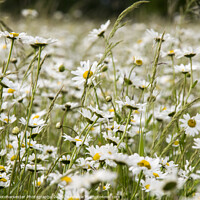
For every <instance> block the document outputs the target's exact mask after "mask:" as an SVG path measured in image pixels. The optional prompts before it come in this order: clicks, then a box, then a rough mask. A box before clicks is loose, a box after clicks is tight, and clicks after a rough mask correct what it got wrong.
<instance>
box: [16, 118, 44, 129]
mask: <svg viewBox="0 0 200 200" xmlns="http://www.w3.org/2000/svg"><path fill="white" fill-rule="evenodd" d="M19 121H20V123H22V124H23V125H26V124H27V120H26V119H25V118H23V117H21V118H20V119H19ZM44 125H45V121H44V120H43V119H39V118H34V119H33V118H30V120H29V124H28V126H29V127H30V128H36V127H38V126H44Z"/></svg>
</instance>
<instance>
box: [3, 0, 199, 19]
mask: <svg viewBox="0 0 200 200" xmlns="http://www.w3.org/2000/svg"><path fill="white" fill-rule="evenodd" d="M149 1H150V3H148V4H146V5H143V6H140V9H137V10H136V11H134V16H135V17H137V18H142V17H145V18H146V17H148V16H154V15H159V16H160V17H163V18H167V19H169V20H173V19H174V18H175V17H176V16H177V15H179V14H186V13H187V15H188V14H193V16H196V17H199V12H200V6H199V5H200V0H149ZM134 2H136V1H135V0H15V1H13V0H0V13H6V14H10V15H12V16H20V15H21V12H22V10H23V9H27V8H28V9H35V10H36V11H37V12H38V16H48V17H51V16H55V17H58V18H59V17H62V16H71V17H74V18H92V19H100V20H105V19H108V18H112V17H116V16H118V15H119V13H120V12H122V11H123V10H124V9H125V8H127V7H128V6H130V5H131V4H132V3H134Z"/></svg>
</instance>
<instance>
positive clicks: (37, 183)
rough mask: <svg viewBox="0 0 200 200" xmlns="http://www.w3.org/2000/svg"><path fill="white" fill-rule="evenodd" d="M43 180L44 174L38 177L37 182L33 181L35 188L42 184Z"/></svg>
mask: <svg viewBox="0 0 200 200" xmlns="http://www.w3.org/2000/svg"><path fill="white" fill-rule="evenodd" d="M44 180H45V176H44V174H42V176H40V177H38V178H37V180H36V181H35V186H36V187H40V186H41V185H42V184H43V182H44ZM33 184H34V182H33Z"/></svg>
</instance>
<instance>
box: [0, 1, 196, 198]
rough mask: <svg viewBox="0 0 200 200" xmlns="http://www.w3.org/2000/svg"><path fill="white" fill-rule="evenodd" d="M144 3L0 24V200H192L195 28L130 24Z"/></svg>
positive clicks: (26, 12)
mask: <svg viewBox="0 0 200 200" xmlns="http://www.w3.org/2000/svg"><path fill="white" fill-rule="evenodd" d="M150 3H151V2H148V1H137V2H135V3H133V4H132V5H131V6H129V7H127V8H126V9H125V10H124V11H123V12H121V14H120V15H119V16H118V17H117V18H116V19H108V20H107V21H105V22H104V23H102V24H100V23H96V24H94V23H92V22H91V23H89V22H85V21H80V22H77V21H76V22H74V23H69V22H68V21H66V22H65V23H59V20H58V19H57V21H54V22H52V23H53V24H51V26H49V25H47V24H48V22H47V20H45V19H41V20H40V21H39V20H35V21H34V20H33V18H34V17H37V15H38V13H37V11H36V10H23V11H22V15H23V16H24V17H25V18H24V20H22V21H19V22H18V23H13V22H11V23H10V24H8V23H5V22H3V21H0V29H1V31H0V67H1V72H0V199H35V200H37V199H58V200H89V199H92V200H93V199H94V200H95V199H108V200H135V199H138V200H157V199H162V200H178V199H181V200H186V199H188V200H197V199H200V154H199V149H200V138H199V133H200V110H199V107H200V93H199V91H200V85H199V77H200V33H199V27H198V25H197V26H196V25H195V24H189V25H188V24H187V23H185V22H184V21H183V19H182V18H181V17H180V18H178V19H177V21H176V22H174V23H171V24H169V25H167V26H165V28H163V27H162V24H159V25H158V24H156V22H148V23H142V22H140V23H136V22H134V23H132V22H130V21H129V14H130V13H132V12H134V11H135V9H136V8H137V10H138V9H140V8H141V7H145V6H146V5H147V4H150ZM30 16H31V17H32V18H29V17H30Z"/></svg>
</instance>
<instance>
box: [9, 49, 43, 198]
mask: <svg viewBox="0 0 200 200" xmlns="http://www.w3.org/2000/svg"><path fill="white" fill-rule="evenodd" d="M41 51H42V47H41V46H39V53H38V66H37V75H36V79H35V85H34V88H33V92H32V96H31V102H30V105H29V111H28V116H27V123H26V127H25V130H24V135H23V137H22V139H21V144H22V142H23V140H24V138H25V147H26V149H27V138H26V131H27V129H28V124H29V120H30V116H31V110H32V106H33V100H34V97H35V93H36V88H37V82H38V77H39V72H40V56H41ZM19 153H20V147H19V149H18V151H17V155H16V156H17V157H18V156H19ZM16 164H17V159H15V162H14V166H13V169H12V173H11V178H10V185H9V188H8V196H9V195H10V189H11V184H12V180H13V176H14V174H15V168H16Z"/></svg>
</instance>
